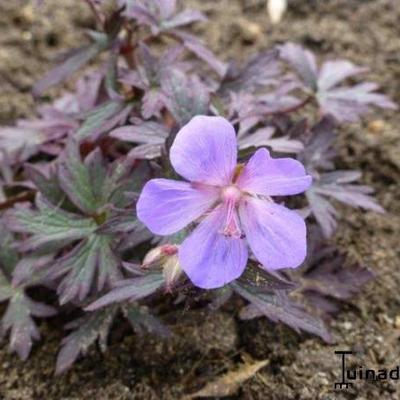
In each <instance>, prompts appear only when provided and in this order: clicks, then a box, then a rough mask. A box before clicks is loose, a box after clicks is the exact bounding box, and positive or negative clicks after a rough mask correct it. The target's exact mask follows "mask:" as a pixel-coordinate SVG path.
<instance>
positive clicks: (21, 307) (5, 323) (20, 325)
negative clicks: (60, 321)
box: [0, 290, 56, 360]
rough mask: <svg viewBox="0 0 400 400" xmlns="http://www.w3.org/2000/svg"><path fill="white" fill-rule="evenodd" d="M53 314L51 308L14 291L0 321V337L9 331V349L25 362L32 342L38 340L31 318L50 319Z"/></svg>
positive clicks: (38, 335) (37, 332)
mask: <svg viewBox="0 0 400 400" xmlns="http://www.w3.org/2000/svg"><path fill="white" fill-rule="evenodd" d="M55 313H56V310H55V309H54V308H53V307H50V306H47V305H45V304H42V303H37V302H35V301H33V300H31V299H30V298H29V297H27V296H26V295H25V294H24V293H23V292H22V291H20V290H15V291H14V294H13V296H12V297H11V298H10V302H9V304H8V307H7V310H6V312H5V314H4V316H3V319H2V321H1V325H0V336H4V335H5V334H6V333H7V332H8V331H10V349H11V350H12V351H15V352H17V353H18V355H19V356H20V358H21V359H22V360H26V359H27V358H28V355H29V353H30V351H31V348H32V345H33V340H39V339H40V333H39V330H38V328H37V326H36V324H35V322H34V320H33V319H32V316H36V317H50V316H53V315H54V314H55Z"/></svg>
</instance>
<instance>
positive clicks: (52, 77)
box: [33, 32, 109, 96]
mask: <svg viewBox="0 0 400 400" xmlns="http://www.w3.org/2000/svg"><path fill="white" fill-rule="evenodd" d="M96 39H97V40H96V41H95V42H94V43H92V44H90V45H87V46H83V47H80V48H78V49H75V50H72V51H70V52H69V53H68V54H67V55H66V58H65V60H64V61H63V62H62V63H61V64H59V65H58V66H57V67H55V68H54V69H52V70H51V71H50V72H48V73H47V74H46V75H45V76H44V77H43V78H42V79H40V80H39V81H38V82H37V83H36V84H35V86H34V87H33V94H34V95H35V96H40V95H42V94H43V93H44V92H45V91H46V90H47V89H48V88H50V87H51V86H54V85H57V84H59V83H61V82H62V81H64V80H65V79H67V78H69V77H70V76H71V75H72V74H73V73H74V72H76V71H77V70H78V69H79V68H81V67H82V66H84V65H85V64H87V63H88V62H89V61H90V60H92V59H93V58H94V57H96V56H97V55H98V54H99V53H101V52H102V51H103V50H105V49H106V48H107V47H108V46H109V41H108V38H107V36H106V35H104V34H101V33H99V32H97V35H96Z"/></svg>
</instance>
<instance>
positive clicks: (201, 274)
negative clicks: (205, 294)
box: [179, 206, 248, 289]
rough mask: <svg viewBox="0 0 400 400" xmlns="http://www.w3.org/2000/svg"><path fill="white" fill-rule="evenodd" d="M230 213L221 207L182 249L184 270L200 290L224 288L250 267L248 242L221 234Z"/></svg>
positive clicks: (202, 224) (200, 226) (191, 236)
mask: <svg viewBox="0 0 400 400" xmlns="http://www.w3.org/2000/svg"><path fill="white" fill-rule="evenodd" d="M226 213H227V210H226V207H223V206H219V207H217V208H216V209H215V210H214V211H213V212H212V213H211V214H210V215H209V216H208V217H207V218H205V219H204V221H203V222H202V223H201V224H200V225H199V226H198V227H197V228H196V229H195V230H194V231H193V233H192V234H191V235H190V236H189V237H188V238H187V239H186V240H185V241H184V242H183V243H182V245H181V247H180V249H179V261H180V264H181V267H182V269H183V270H184V271H185V272H186V274H187V275H188V276H189V278H190V280H191V281H192V282H193V284H194V285H196V286H198V287H201V288H204V289H214V288H218V287H222V286H224V285H225V284H227V283H229V282H231V281H233V280H234V279H236V278H238V277H239V276H240V275H241V274H242V273H243V271H244V269H245V268H246V264H247V258H248V254H247V246H246V244H245V241H244V240H243V239H238V238H233V237H226V236H224V235H223V234H221V233H220V231H221V230H222V228H223V224H224V220H225V218H226Z"/></svg>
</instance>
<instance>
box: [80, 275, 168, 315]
mask: <svg viewBox="0 0 400 400" xmlns="http://www.w3.org/2000/svg"><path fill="white" fill-rule="evenodd" d="M163 283H164V277H163V275H162V274H161V273H150V274H148V275H145V276H143V277H140V278H134V279H126V280H125V281H121V282H120V283H119V284H118V287H115V288H114V289H112V290H111V291H110V292H109V293H107V294H106V295H104V296H103V297H100V298H99V299H98V300H96V301H95V302H94V303H92V304H90V305H89V306H88V307H86V308H85V309H86V310H87V311H94V310H97V309H99V308H102V307H105V306H107V305H109V304H112V303H120V302H123V301H125V300H129V301H134V300H140V299H142V298H144V297H147V296H149V295H151V294H153V293H155V292H156V291H157V290H158V289H159V288H160V287H161V286H162V285H163Z"/></svg>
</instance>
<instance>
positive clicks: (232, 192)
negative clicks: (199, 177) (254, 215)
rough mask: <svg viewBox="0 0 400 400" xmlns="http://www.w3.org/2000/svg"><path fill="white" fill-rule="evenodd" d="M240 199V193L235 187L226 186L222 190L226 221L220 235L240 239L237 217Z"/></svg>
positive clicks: (240, 232)
mask: <svg viewBox="0 0 400 400" xmlns="http://www.w3.org/2000/svg"><path fill="white" fill-rule="evenodd" d="M241 197H242V193H241V191H240V190H239V189H238V188H237V187H235V186H228V187H226V188H224V189H223V192H222V198H223V201H224V205H225V206H226V207H227V213H226V219H225V224H224V228H223V230H222V232H221V233H222V234H223V235H225V236H228V237H233V238H235V239H239V238H241V237H242V231H241V229H240V222H239V217H238V215H237V210H236V208H237V205H238V203H239V201H240V199H241Z"/></svg>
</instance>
